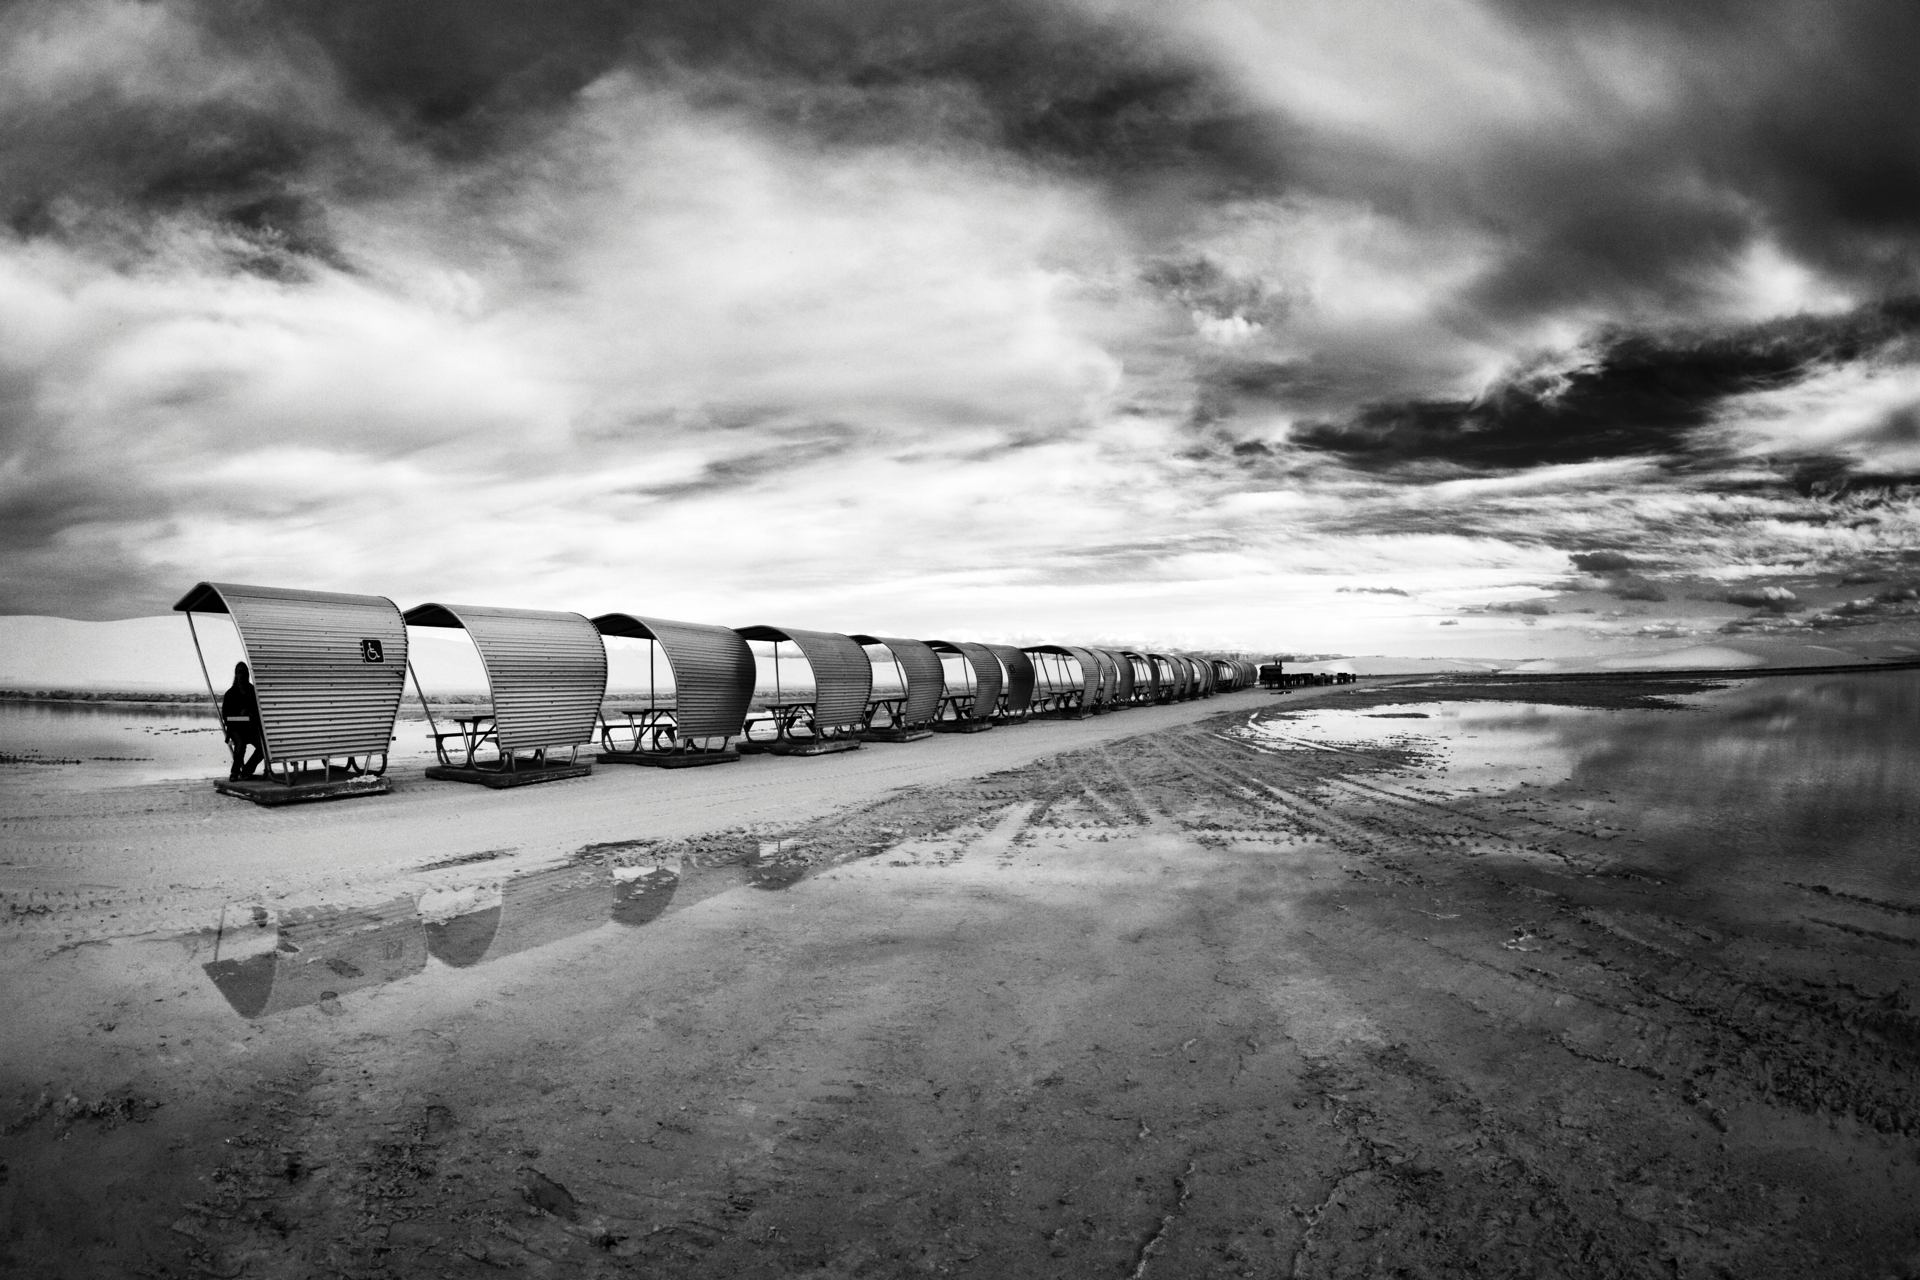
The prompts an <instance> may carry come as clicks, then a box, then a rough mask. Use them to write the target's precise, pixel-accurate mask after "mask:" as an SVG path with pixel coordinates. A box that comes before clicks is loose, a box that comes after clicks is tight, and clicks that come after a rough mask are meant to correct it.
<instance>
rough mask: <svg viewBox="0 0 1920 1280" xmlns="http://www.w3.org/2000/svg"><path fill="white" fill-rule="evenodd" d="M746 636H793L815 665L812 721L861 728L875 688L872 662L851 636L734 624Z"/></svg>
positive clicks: (817, 725)
mask: <svg viewBox="0 0 1920 1280" xmlns="http://www.w3.org/2000/svg"><path fill="white" fill-rule="evenodd" d="M734 630H735V631H737V632H738V633H739V634H740V636H741V637H742V638H743V639H747V640H771V641H774V642H775V643H778V642H779V641H782V640H791V641H793V643H794V644H795V645H797V646H799V649H800V652H801V653H802V654H804V655H805V656H806V659H807V665H808V666H810V667H812V668H813V681H814V695H813V698H814V700H813V725H814V728H815V729H817V730H819V729H846V728H858V727H859V726H860V725H861V724H863V723H864V722H865V721H866V717H867V695H868V694H870V693H872V692H873V664H872V663H871V662H868V661H867V651H866V650H865V649H862V648H861V647H860V646H859V645H857V644H855V643H854V642H853V637H852V636H843V635H841V634H840V633H839V632H837V631H797V630H794V629H793V628H790V627H767V626H752V627H735V628H734Z"/></svg>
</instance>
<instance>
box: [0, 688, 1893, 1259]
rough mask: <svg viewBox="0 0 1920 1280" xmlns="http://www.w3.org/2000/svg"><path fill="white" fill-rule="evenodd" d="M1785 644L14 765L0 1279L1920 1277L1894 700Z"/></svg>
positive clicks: (1, 1107) (4, 1000)
mask: <svg viewBox="0 0 1920 1280" xmlns="http://www.w3.org/2000/svg"><path fill="white" fill-rule="evenodd" d="M1766 685H1768V682H1766V681H1753V682H1750V683H1749V682H1738V683H1736V684H1734V685H1732V686H1731V687H1729V688H1727V689H1725V690H1722V691H1717V692H1715V691H1709V690H1707V689H1705V688H1704V687H1702V686H1695V685H1685V684H1678V683H1674V682H1660V681H1649V682H1645V683H1635V682H1631V681H1621V680H1610V681H1596V682H1593V683H1591V684H1581V683H1576V682H1559V683H1556V684H1553V685H1550V686H1548V685H1537V686H1525V685H1498V684H1493V683H1490V682H1462V683H1457V684H1447V683H1443V682H1422V683H1418V684H1415V683H1403V684H1396V685H1392V686H1385V685H1373V684H1367V685H1361V686H1358V687H1356V688H1352V689H1336V690H1328V691H1317V692H1315V693H1314V694H1313V695H1311V696H1310V697H1302V696H1300V695H1291V696H1289V697H1287V698H1272V697H1269V696H1268V695H1264V694H1254V693H1248V694H1241V695H1233V696H1228V697H1223V698H1219V699H1215V700H1212V701H1210V702H1205V703H1198V704H1188V705H1186V706H1181V707H1171V708H1156V709H1150V710H1140V711H1135V712H1128V713H1123V714H1120V715H1116V716H1112V717H1104V718H1101V719H1098V720H1094V721H1088V722H1078V723H1070V724H1035V725H1030V726H1024V727H1018V728H1007V729H996V730H995V731H994V732H993V733H990V734H984V735H978V736H976V737H970V738H959V739H951V738H942V739H937V740H935V741H933V742H930V743H923V744H908V745H903V746H884V747H883V746H872V747H869V748H867V749H865V750H863V751H861V752H858V753H853V754H851V755H848V756H843V757H825V758H821V759H817V760H782V761H763V760H753V761H746V762H743V763H741V764H737V765H727V766H723V767H721V768H718V769H711V770H704V771H689V772H688V773H685V774H658V773H654V772H652V771H646V772H644V773H643V772H642V771H639V770H633V771H629V772H622V771H619V770H614V769H603V770H602V771H601V772H602V775H604V776H599V775H597V776H596V777H595V778H593V779H591V780H589V781H586V782H581V783H553V784H546V785H543V786H541V787H535V788H528V789H526V790H525V791H523V792H518V793H504V794H493V793H481V792H478V791H476V790H467V789H464V788H460V787H457V786H452V785H447V786H436V785H433V784H428V783H425V782H419V781H416V780H413V779H410V778H408V777H406V776H404V775H403V776H402V778H401V779H400V782H401V786H400V790H399V794H397V795H395V796H393V797H390V798H388V799H385V800H365V801H356V802H349V803H341V804H334V805H326V806H313V807H310V808H308V809H306V810H302V811H296V812H292V813H288V812H284V811H283V812H280V813H269V812H266V811H257V810H253V809H251V808H249V807H246V806H242V805H239V804H237V803H235V802H232V801H227V800H221V799H219V798H217V797H214V796H213V795H212V794H211V793H210V791H206V790H204V789H203V788H200V787H191V788H188V787H178V786H155V787H137V788H124V789H120V790H117V791H114V792H111V793H106V794H104V795H101V796H99V797H97V798H95V799H93V800H90V801H88V802H87V804H88V806H90V807H85V808H76V807H75V802H74V801H73V800H72V798H71V796H56V795H55V794H54V793H53V791H52V790H51V789H49V790H48V791H46V792H44V793H39V794H38V795H37V796H36V793H33V792H32V791H31V790H30V789H25V788H21V789H16V790H15V791H14V792H13V793H12V794H13V795H14V796H15V797H24V799H15V800H12V801H10V803H12V804H13V805H14V806H15V809H16V810H18V811H17V812H15V811H9V812H8V814H7V817H6V819H5V826H4V829H0V836H4V839H5V844H6V851H5V854H4V857H5V859H6V863H7V865H0V893H4V894H5V901H6V903H7V907H8V912H9V920H10V923H9V926H8V933H7V936H6V938H5V941H4V943H0V946H3V947H4V949H5V967H4V970H3V972H4V978H0V1007H4V1008H5V1009H6V1010H7V1011H8V1015H9V1022H10V1024H11V1027H12V1028H13V1030H12V1031H10V1033H9V1037H8V1047H7V1049H6V1051H5V1054H4V1058H0V1067H3V1074H0V1086H3V1087H4V1091H0V1125H4V1136H3V1137H0V1151H4V1153H5V1154H4V1157H0V1158H4V1161H5V1165H6V1167H5V1169H4V1173H3V1177H4V1182H0V1208H3V1209H4V1214H3V1215H0V1217H3V1220H4V1223H5V1227H4V1236H3V1237H0V1271H7V1272H17V1273H19V1274H33V1275H50V1276H52V1275H74V1276H82V1275H99V1274H139V1275H149V1276H201V1275H216V1276H229V1277H230V1276H262V1277H280V1276H287V1277H293V1276H302V1277H304V1276H309V1275H346V1276H383V1275H393V1276H416V1275H426V1276H439V1275H446V1276H460V1277H465V1276H493V1275H501V1274H509V1275H511V1274H531V1275H555V1276H561V1275H565V1276H574V1275H587V1276H625V1275H656V1276H715V1277H719V1276H735V1275H746V1276H753V1275H765V1276H776V1275H778V1276H787V1275H801V1276H822V1277H825V1276H900V1275H920V1274H929V1275H976V1276H1055V1275H1057V1276H1104V1275H1112V1276H1213V1275H1220V1276H1239V1275H1248V1276H1329V1277H1331V1276H1347V1275H1363V1274H1381V1275H1410V1276H1448V1275H1463V1274H1476V1275H1489V1276H1542V1275H1567V1276H1587V1275H1621V1276H1673V1275H1681V1276H1782V1277H1785V1276H1794V1277H1799V1276H1807V1275H1822V1276H1850V1275H1860V1276H1908V1275H1920V1211H1916V1208H1915V1206H1916V1205H1920V1163H1916V1155H1917V1154H1920V1071H1916V1063H1917V1062H1920V1011H1917V1010H1916V1000H1917V999H1920V873H1917V872H1916V870H1915V868H1914V866H1913V865H1912V863H1911V861H1910V854H1911V850H1912V849H1913V848H1914V847H1915V843H1916V842H1915V839H1914V837H1915V836H1916V834H1920V832H1917V831H1916V823H1920V816H1917V815H1916V814H1915V813H1914V812H1911V810H1912V809H1913V808H1914V806H1912V805H1911V804H1909V803H1904V801H1905V799H1906V798H1907V797H1908V796H1909V795H1910V784H1909V783H1908V781H1907V780H1908V779H1911V778H1912V777H1914V776H1915V766H1916V765H1920V758H1917V757H1916V750H1915V747H1914V735H1913V732H1912V730H1911V729H1910V728H1905V727H1903V726H1902V725H1901V724H1900V722H1899V718H1900V717H1905V718H1906V720H1907V722H1908V723H1911V721H1912V718H1913V715H1914V713H1915V712H1916V711H1920V708H1916V707H1915V706H1912V705H1909V703H1911V702H1912V700H1913V699H1912V693H1911V689H1912V685H1911V683H1910V682H1909V683H1907V684H1901V685H1898V686H1887V687H1886V688H1882V689H1878V690H1876V689H1872V688H1869V689H1868V690H1867V692H1866V693H1865V694H1864V695H1860V694H1858V693H1857V685H1858V681H1857V680H1856V681H1855V683H1854V684H1853V685H1846V684H1845V683H1844V682H1843V683H1842V684H1840V685H1819V686H1815V685H1804V686H1800V685H1796V686H1791V687H1789V686H1788V685H1786V684H1784V683H1783V684H1781V685H1779V686H1778V687H1775V688H1766V687H1763V686H1766ZM1849 689H1855V690H1856V692H1853V693H1849V692H1847V690H1849ZM1889 689H1893V690H1895V691H1896V692H1897V693H1898V696H1897V697H1894V698H1892V699H1891V701H1890V703H1889V701H1888V700H1887V699H1886V698H1885V697H1884V696H1883V695H1885V694H1886V693H1887V692H1888V690H1889ZM1835 690H1839V692H1836V691H1835ZM1675 698H1679V699H1681V700H1682V701H1684V702H1686V703H1688V704H1690V706H1691V709H1684V710H1676V709H1672V707H1673V705H1675V704H1673V703H1672V701H1671V700H1672V699H1675ZM1849 698H1854V699H1859V698H1864V702H1860V701H1857V700H1856V701H1851V702H1850V701H1849ZM1316 708H1320V710H1316ZM1711 708H1718V709H1719V710H1718V711H1717V712H1710V710H1708V709H1711ZM1710 714H1715V715H1717V716H1718V719H1716V720H1714V721H1713V723H1712V726H1711V731H1710V732H1709V729H1708V727H1707V726H1708V719H1707V717H1709V715H1710ZM1689 717H1692V719H1689ZM1822 717H1824V719H1821V718H1822ZM1814 720H1819V721H1820V723H1821V724H1823V725H1824V726H1825V727H1826V730H1827V731H1826V732H1825V733H1824V734H1823V735H1816V736H1813V737H1796V736H1795V734H1794V733H1793V732H1792V730H1793V726H1794V724H1795V723H1800V724H1806V723H1811V722H1812V721H1814ZM1694 724H1698V725H1701V726H1702V729H1701V732H1700V734H1699V735H1698V737H1697V738H1696V737H1690V736H1689V734H1688V733H1687V732H1685V731H1684V730H1685V728H1686V726H1689V725H1694ZM1676 726H1678V727H1679V731H1676ZM1875 726H1886V727H1884V729H1883V730H1882V731H1880V732H1878V733H1877V734H1876V731H1875ZM1809 741H1817V742H1821V743H1825V744H1827V746H1826V747H1825V748H1823V749H1822V751H1815V752H1813V753H1812V754H1809V753H1808V749H1807V747H1806V743H1807V742H1809ZM1796 744H1798V745H1796ZM921 748H929V750H926V751H924V752H922V751H921ZM1823 752H1824V754H1823ZM883 753H885V754H884V756H883ZM1863 777H1864V778H1866V779H1867V781H1868V783H1869V784H1872V785H1869V786H1868V787H1867V788H1866V790H1865V791H1864V792H1863V791H1861V790H1859V789H1858V788H1857V787H1856V789H1855V791H1853V792H1848V793H1845V794H1844V795H1842V794H1841V793H1840V792H1837V791H1836V787H1837V784H1838V782H1839V781H1840V780H1842V779H1851V780H1853V781H1854V782H1856V783H1857V782H1859V780H1860V779H1862V778H1863ZM1823 779H1824V782H1823ZM1875 786H1877V787H1878V790H1875ZM1862 795H1866V796H1868V797H1869V799H1871V797H1873V796H1880V797H1881V802H1880V803H1877V804H1873V803H1866V802H1864V801H1863V800H1862V799H1861V796H1862ZM1829 796H1838V797H1839V798H1834V799H1831V800H1829V799H1823V797H1829Z"/></svg>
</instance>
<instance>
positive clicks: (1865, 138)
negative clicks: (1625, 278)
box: [1501, 0, 1920, 278]
mask: <svg viewBox="0 0 1920 1280" xmlns="http://www.w3.org/2000/svg"><path fill="white" fill-rule="evenodd" d="M1501 8H1502V9H1503V10H1504V11H1505V12H1506V13H1507V14H1508V15H1509V16H1510V17H1511V18H1512V19H1513V20H1515V21H1516V22H1518V23H1520V24H1522V25H1523V26H1524V27H1526V28H1528V29H1530V30H1531V31H1533V32H1535V33H1537V34H1540V35H1543V36H1545V37H1547V38H1554V37H1555V36H1556V35H1559V34H1564V33H1565V32H1566V31H1568V30H1569V29H1572V30H1576V31H1578V30H1582V29H1585V30H1598V29H1603V28H1604V27H1605V26H1606V25H1608V24H1612V25H1614V26H1616V27H1617V26H1620V25H1626V26H1630V27H1637V28H1639V29H1641V30H1643V31H1644V32H1645V33H1647V34H1648V35H1649V36H1650V37H1651V38H1653V39H1655V40H1657V41H1659V42H1660V43H1661V44H1662V45H1663V46H1664V47H1667V48H1670V49H1672V50H1674V51H1675V52H1674V57H1675V60H1676V63H1678V64H1679V65H1680V66H1681V67H1682V68H1683V70H1684V71H1686V72H1687V73H1688V74H1686V75H1685V76H1684V78H1683V81H1682V83H1683V85H1684V89H1683V96H1682V99H1681V101H1680V102H1679V103H1677V104H1676V106H1677V108H1678V109H1677V110H1676V111H1675V112H1674V113H1673V115H1674V120H1675V125H1676V127H1675V128H1674V130H1673V131H1672V134H1673V137H1674V140H1675V143H1676V144H1677V145H1678V146H1680V147H1684V148H1686V149H1688V150H1690V151H1691V152H1692V153H1693V154H1694V155H1695V156H1696V157H1697V158H1698V161H1699V165H1700V168H1701V170H1702V171H1703V172H1704V173H1706V174H1708V175H1710V176H1711V177H1713V178H1716V179H1719V180H1721V181H1725V182H1727V183H1728V184H1729V185H1730V186H1733V187H1735V188H1737V189H1739V190H1741V191H1742V192H1743V193H1745V194H1747V195H1749V196H1751V197H1754V198H1756V199H1758V200H1759V201H1761V202H1762V203H1763V205H1764V207H1765V208H1766V209H1767V210H1768V212H1769V214H1770V215H1771V217H1772V219H1773V221H1775V223H1776V224H1778V225H1779V226H1781V227H1782V228H1783V229H1784V230H1785V231H1786V233H1787V234H1788V236H1789V238H1790V239H1791V240H1792V242H1793V243H1794V246H1795V247H1796V249H1799V250H1801V251H1803V252H1806V253H1809V254H1811V255H1813V256H1816V257H1822V258H1828V259H1833V260H1837V261H1850V262H1851V263H1852V265H1855V266H1860V267H1873V266H1879V267H1882V268H1886V267H1896V268H1897V269H1901V270H1904V271H1906V272H1910V271H1911V270H1913V268H1914V267H1915V266H1916V265H1920V263H1916V261H1915V259H1914V258H1913V257H1912V252H1913V239H1914V237H1915V236H1916V235H1920V77H1915V76H1914V74H1913V68H1914V66H1915V63H1916V59H1917V58H1920V9H1917V8H1916V7H1915V6H1913V5H1910V4H1885V3H1879V2H1878V0H1841V2H1840V3H1816V2H1814V0H1767V2H1763V3H1756V4H1748V3H1714V4H1686V5H1666V4H1658V3H1651V2H1642V0H1550V2H1549V3H1545V4H1542V3H1536V2H1535V0H1502V3H1501ZM1883 237H1884V238H1883ZM1908 278H1910V277H1908Z"/></svg>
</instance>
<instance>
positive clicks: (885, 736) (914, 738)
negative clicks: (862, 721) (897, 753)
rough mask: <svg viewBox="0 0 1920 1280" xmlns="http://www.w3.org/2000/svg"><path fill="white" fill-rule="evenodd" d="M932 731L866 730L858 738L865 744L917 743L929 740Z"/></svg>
mask: <svg viewBox="0 0 1920 1280" xmlns="http://www.w3.org/2000/svg"><path fill="white" fill-rule="evenodd" d="M932 736H933V730H932V729H928V728H924V727H923V728H919V729H868V730H867V731H866V732H865V733H863V734H861V735H860V737H861V738H862V739H863V740H865V741H867V742H918V741H920V739H922V738H931V737H932Z"/></svg>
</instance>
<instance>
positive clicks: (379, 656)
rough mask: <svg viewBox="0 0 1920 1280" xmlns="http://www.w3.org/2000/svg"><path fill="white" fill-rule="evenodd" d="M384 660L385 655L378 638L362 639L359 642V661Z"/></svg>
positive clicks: (385, 658)
mask: <svg viewBox="0 0 1920 1280" xmlns="http://www.w3.org/2000/svg"><path fill="white" fill-rule="evenodd" d="M386 660H387V655H386V653H385V652H384V651H383V650H382V649H381V648H380V642H379V641H378V640H362V641H361V642H360V661H362V662H385V661H386Z"/></svg>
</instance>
